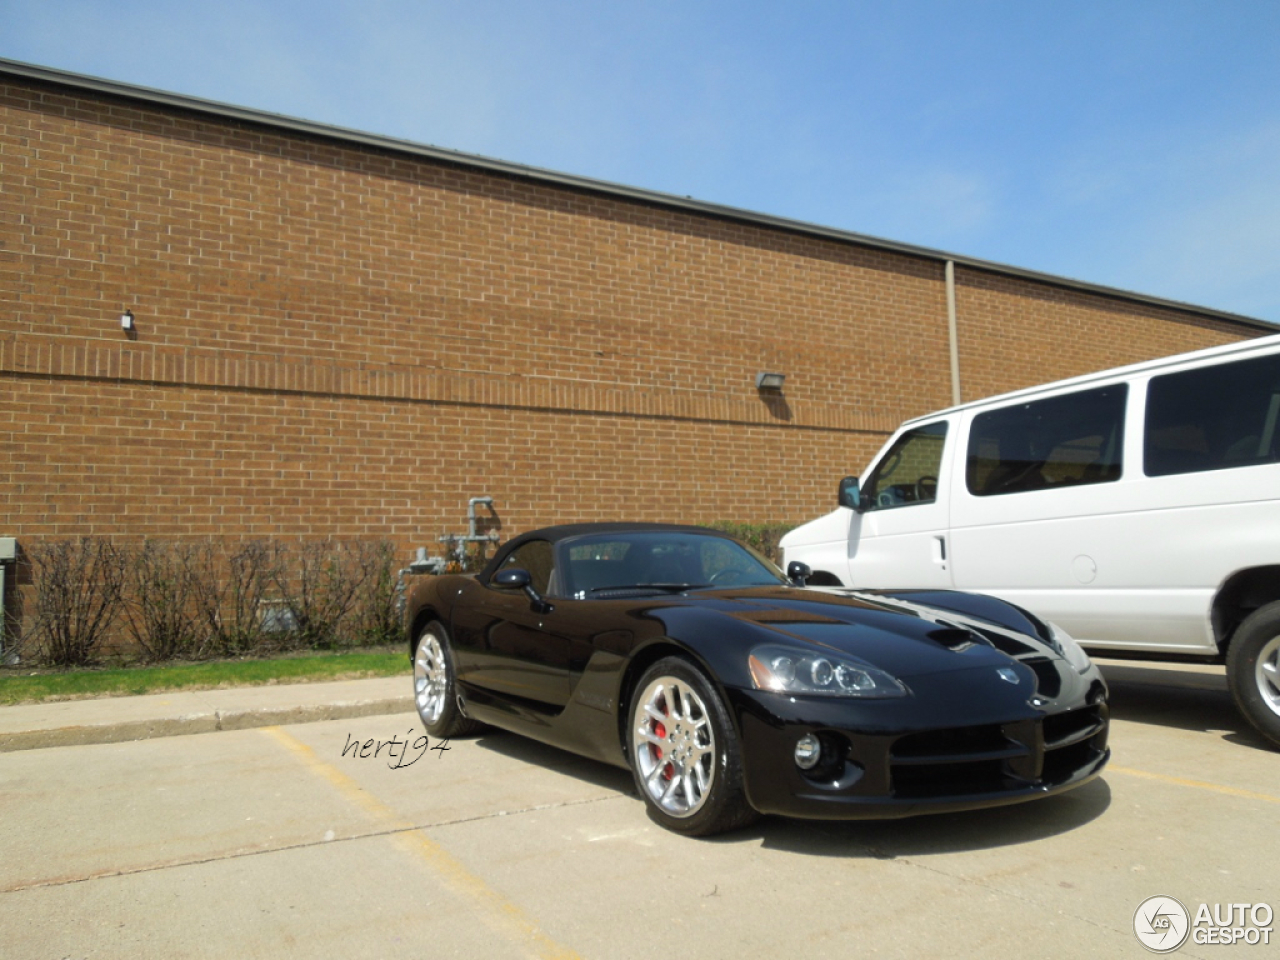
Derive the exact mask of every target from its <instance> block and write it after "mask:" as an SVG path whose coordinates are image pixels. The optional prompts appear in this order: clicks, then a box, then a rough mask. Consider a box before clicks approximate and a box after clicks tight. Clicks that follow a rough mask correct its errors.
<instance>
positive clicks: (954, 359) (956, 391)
mask: <svg viewBox="0 0 1280 960" xmlns="http://www.w3.org/2000/svg"><path fill="white" fill-rule="evenodd" d="M946 277H947V338H948V339H949V341H950V343H951V404H952V406H956V405H958V404H959V403H960V344H959V342H958V340H957V334H956V262H955V261H954V260H948V261H947V267H946Z"/></svg>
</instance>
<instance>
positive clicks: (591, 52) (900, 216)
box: [0, 0, 1280, 323]
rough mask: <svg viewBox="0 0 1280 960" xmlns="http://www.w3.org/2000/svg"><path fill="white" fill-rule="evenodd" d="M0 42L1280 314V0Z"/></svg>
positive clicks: (338, 20) (360, 9) (734, 8)
mask: <svg viewBox="0 0 1280 960" xmlns="http://www.w3.org/2000/svg"><path fill="white" fill-rule="evenodd" d="M0 57H5V58H8V59H12V60H21V61H25V62H28V63H35V64H40V65H42V66H48V67H56V68H59V69H62V70H69V71H73V72H76V73H84V74H88V75H91V76H97V77H105V78H108V79H111V80H118V81H122V82H125V83H133V84H137V85H140V86H146V87H153V88H157V89H161V90H167V91H172V92H175V93H182V94H188V95H191V96H196V97H203V98H206V99H210V100H217V101H222V102H225V103H232V104H236V105H238V106H245V107H252V108H255V109H259V110H266V111H269V112H273V113H280V114H286V115H289V116H294V117H301V118H304V119H307V120H313V121H317V122H321V123H328V124H334V125H337V126H342V127H349V128H353V129H357V130H364V131H369V132H372V133H378V134H385V135H388V136H393V137H400V138H404V139H408V140H413V141H416V142H419V143H425V144H432V145H434V146H439V147H445V148H449V149H454V150H461V151H464V152H467V153H475V154H481V155H484V156H488V157H496V158H499V159H502V160H507V161H511V162H513V163H521V164H528V165H531V166H535V167H543V168H546V169H550V170H555V171H560V172H564V173H571V174H577V175H581V176H586V177H593V178H597V179H601V180H607V181H611V182H614V183H621V184H626V185H628V186H635V187H642V188H645V189H650V190H657V191H661V192H664V193H672V194H677V195H680V196H691V197H693V198H695V199H697V200H702V201H707V202H710V203H719V204H725V205H728V206H733V207H740V208H744V209H747V210H754V211H759V212H763V213H768V214H774V215H777V216H782V217H788V218H792V219H795V220H801V221H807V222H810V223H816V224H821V225H823V226H829V227H835V228H837V229H841V230H850V231H854V232H857V233H863V234H869V235H871V236H876V237H883V238H886V239H890V240H895V241H900V242H904V243H912V244H918V245H921V246H926V247H932V248H935V249H939V250H944V251H949V252H952V253H955V254H959V255H963V256H969V257H979V258H984V259H988V260H994V261H997V262H1000V263H1005V264H1010V265H1013V266H1018V267H1025V268H1028V269H1032V270H1041V271H1045V272H1047V273H1052V274H1057V275H1060V276H1066V277H1073V278H1076V279H1080V280H1085V281H1088V282H1092V283H1099V284H1105V285H1108V286H1114V287H1119V288H1121V289H1125V290H1133V291H1136V292H1139V293H1144V294H1150V295H1152V296H1158V297H1165V298H1169V299H1173V300H1182V301H1186V302H1188V303H1193V304H1198V305H1201V306H1206V307H1211V308H1213V309H1217V310H1226V311H1231V312H1235V313H1240V314H1243V315H1245V316H1250V317H1256V318H1259V319H1263V320H1268V321H1271V322H1273V323H1280V0H1111V2H1094V0H1060V2H1048V0H1019V2H1009V0H991V2H983V0H966V2H951V0H915V2H911V0H899V2H892V0H880V2H863V0H844V2H834V0H833V2H805V0H792V2H790V3H777V2H772V3H764V2H758V0H738V2H733V3H729V2H720V0H709V2H698V0H684V2H668V0H645V2H630V3H627V2H621V3H607V4H606V3H600V2H586V0H537V2H516V0H359V2H346V0H336V2H326V0H308V2H301V0H220V2H218V3H209V4H186V3H175V2H173V0H164V2H159V0H111V2H105V0H0Z"/></svg>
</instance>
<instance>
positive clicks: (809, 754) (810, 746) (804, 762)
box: [796, 733, 822, 770]
mask: <svg viewBox="0 0 1280 960" xmlns="http://www.w3.org/2000/svg"><path fill="white" fill-rule="evenodd" d="M821 759H822V742H821V741H820V740H819V739H818V738H817V737H815V736H814V735H813V734H812V733H806V734H805V735H804V736H803V737H801V738H800V739H799V740H797V741H796V766H797V767H799V768H800V769H801V770H812V769H813V768H814V767H816V766H817V765H818V761H819V760H821Z"/></svg>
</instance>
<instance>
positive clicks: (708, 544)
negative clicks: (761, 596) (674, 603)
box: [566, 531, 786, 599]
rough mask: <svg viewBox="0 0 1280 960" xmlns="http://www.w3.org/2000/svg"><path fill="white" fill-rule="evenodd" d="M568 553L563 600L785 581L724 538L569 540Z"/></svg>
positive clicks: (657, 535)
mask: <svg viewBox="0 0 1280 960" xmlns="http://www.w3.org/2000/svg"><path fill="white" fill-rule="evenodd" d="M567 549H568V553H569V556H568V571H567V576H566V580H567V585H568V592H569V595H570V596H572V597H575V598H578V599H589V598H592V597H596V598H600V597H607V596H609V595H610V594H611V592H613V591H618V590H621V591H633V590H639V589H643V590H652V591H655V592H658V591H679V590H692V589H699V588H707V587H746V586H776V585H777V584H779V583H785V582H786V580H785V578H784V577H783V576H782V574H781V573H780V572H779V571H778V569H777V568H776V567H774V566H773V565H772V564H770V563H769V561H767V560H765V559H764V558H763V557H761V556H760V555H759V554H757V553H755V552H754V551H752V550H750V549H749V548H747V547H745V546H743V545H742V544H740V543H738V542H737V541H736V540H729V539H727V538H725V537H716V536H710V535H706V534H698V533H686V532H672V533H666V532H661V531H658V532H647V533H610V534H601V535H599V536H589V537H582V538H580V539H577V540H574V541H573V542H572V543H570V544H569V545H568V547H567Z"/></svg>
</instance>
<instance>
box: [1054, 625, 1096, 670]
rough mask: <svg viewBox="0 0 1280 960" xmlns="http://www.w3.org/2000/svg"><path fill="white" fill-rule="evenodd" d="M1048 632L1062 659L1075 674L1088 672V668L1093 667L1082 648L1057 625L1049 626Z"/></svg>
mask: <svg viewBox="0 0 1280 960" xmlns="http://www.w3.org/2000/svg"><path fill="white" fill-rule="evenodd" d="M1049 632H1050V633H1051V634H1052V635H1053V642H1054V643H1056V644H1057V645H1058V649H1059V650H1061V651H1062V659H1064V660H1066V661H1067V663H1069V664H1071V667H1072V669H1073V670H1075V672H1076V673H1086V672H1088V670H1089V668H1090V667H1091V666H1093V661H1092V660H1090V659H1089V655H1088V654H1087V653H1085V652H1084V648H1083V647H1081V646H1080V644H1078V643H1076V641H1075V639H1074V638H1073V637H1072V636H1071V635H1070V634H1069V633H1067V631H1065V630H1063V629H1062V628H1061V627H1060V626H1058V625H1057V624H1054V623H1051V624H1049Z"/></svg>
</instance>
